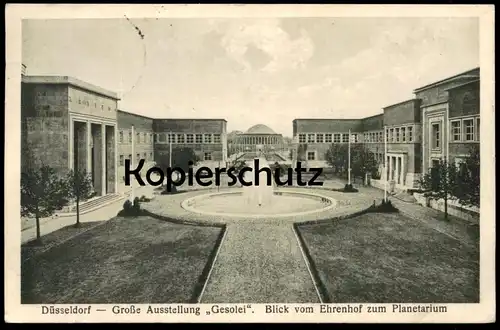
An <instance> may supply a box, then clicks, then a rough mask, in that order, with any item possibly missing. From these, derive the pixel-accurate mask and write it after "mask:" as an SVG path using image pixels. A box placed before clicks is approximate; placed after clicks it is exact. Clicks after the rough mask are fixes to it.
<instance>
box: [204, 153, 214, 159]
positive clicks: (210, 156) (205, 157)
mask: <svg viewBox="0 0 500 330" xmlns="http://www.w3.org/2000/svg"><path fill="white" fill-rule="evenodd" d="M203 159H204V160H212V154H211V153H210V152H205V154H204V155H203Z"/></svg>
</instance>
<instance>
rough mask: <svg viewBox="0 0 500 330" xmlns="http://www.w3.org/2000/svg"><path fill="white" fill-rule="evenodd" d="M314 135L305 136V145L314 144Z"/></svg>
mask: <svg viewBox="0 0 500 330" xmlns="http://www.w3.org/2000/svg"><path fill="white" fill-rule="evenodd" d="M314 135H315V134H307V143H314Z"/></svg>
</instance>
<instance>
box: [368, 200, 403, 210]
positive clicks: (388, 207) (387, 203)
mask: <svg viewBox="0 0 500 330" xmlns="http://www.w3.org/2000/svg"><path fill="white" fill-rule="evenodd" d="M371 212H377V213H396V212H399V210H398V209H397V208H396V207H395V206H394V205H392V202H391V201H390V200H387V201H386V200H385V199H382V203H380V204H379V205H373V206H372V208H371Z"/></svg>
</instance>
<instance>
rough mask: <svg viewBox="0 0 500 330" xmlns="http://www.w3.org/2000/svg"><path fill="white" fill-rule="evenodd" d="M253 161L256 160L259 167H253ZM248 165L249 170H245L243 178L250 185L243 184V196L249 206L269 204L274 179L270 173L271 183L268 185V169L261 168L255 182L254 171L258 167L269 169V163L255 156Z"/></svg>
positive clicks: (271, 197)
mask: <svg viewBox="0 0 500 330" xmlns="http://www.w3.org/2000/svg"><path fill="white" fill-rule="evenodd" d="M255 161H258V164H259V168H258V169H256V168H255V166H254V165H255ZM248 167H250V168H251V169H252V171H251V172H246V173H245V175H244V180H245V181H246V182H252V185H251V186H243V197H244V198H245V200H246V202H247V203H248V205H249V206H259V207H260V206H268V205H271V203H272V202H271V201H272V199H273V196H274V195H273V194H274V179H273V176H272V175H271V185H268V182H267V181H268V173H267V172H268V171H266V170H262V171H261V172H260V173H259V184H258V185H256V184H255V175H256V174H255V172H256V171H258V170H259V169H269V170H270V167H269V164H268V162H267V160H266V159H265V158H264V157H257V158H255V159H254V160H253V161H252V162H251V163H250V164H248Z"/></svg>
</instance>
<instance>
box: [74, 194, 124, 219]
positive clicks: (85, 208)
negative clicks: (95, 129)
mask: <svg viewBox="0 0 500 330" xmlns="http://www.w3.org/2000/svg"><path fill="white" fill-rule="evenodd" d="M122 198H123V196H122V195H120V194H108V195H105V196H99V197H97V198H94V199H92V200H89V201H86V202H83V203H80V214H83V213H87V212H90V211H92V210H95V209H97V208H99V207H102V206H104V205H107V204H110V203H113V202H115V201H118V200H120V199H122ZM75 212H76V205H73V206H72V207H71V208H70V211H69V213H75Z"/></svg>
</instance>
